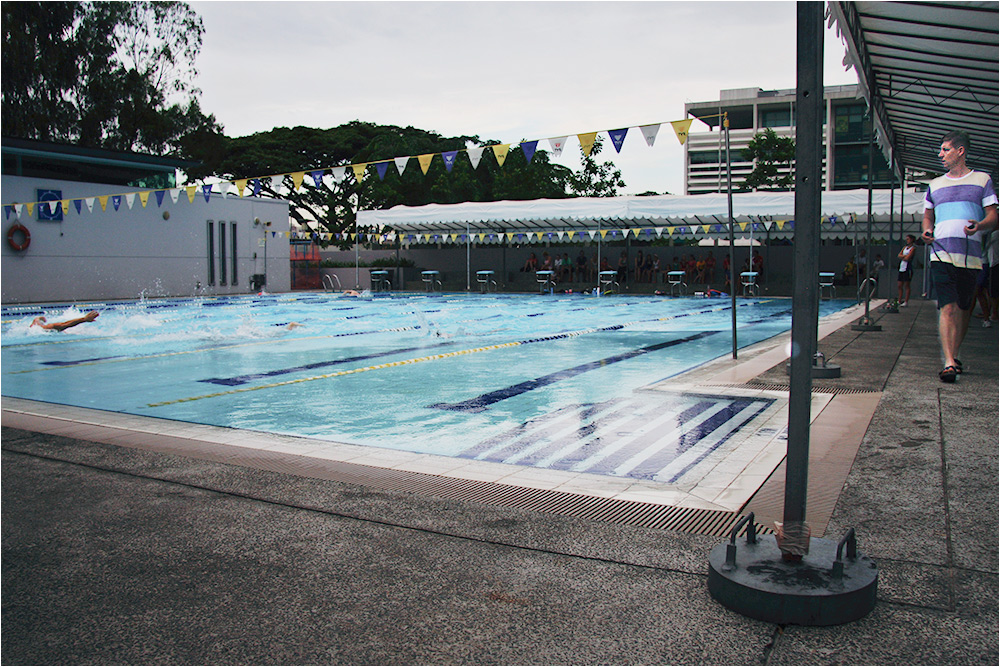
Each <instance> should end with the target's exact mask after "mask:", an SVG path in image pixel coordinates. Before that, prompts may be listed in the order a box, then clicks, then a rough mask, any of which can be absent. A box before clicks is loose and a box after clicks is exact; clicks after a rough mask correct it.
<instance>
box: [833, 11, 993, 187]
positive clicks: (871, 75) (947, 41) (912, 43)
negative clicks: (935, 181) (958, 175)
mask: <svg viewBox="0 0 1000 667" xmlns="http://www.w3.org/2000/svg"><path fill="white" fill-rule="evenodd" d="M828 4H829V8H830V19H831V22H832V21H836V22H837V26H838V29H839V30H840V33H841V35H842V36H843V37H844V39H845V41H846V42H847V56H846V57H845V59H844V62H845V64H848V65H852V66H853V67H854V69H855V71H856V72H857V74H858V81H859V83H860V86H861V92H862V94H863V95H864V97H865V99H866V100H867V101H868V103H869V106H870V107H871V108H872V110H873V115H874V118H875V128H876V132H877V136H878V140H879V144H880V145H881V146H882V149H883V151H884V152H885V154H886V158H887V159H892V160H894V161H895V163H896V164H897V165H901V166H902V167H904V168H907V169H910V170H919V171H929V172H932V173H939V172H940V171H941V161H940V160H939V159H938V157H937V154H938V150H939V148H940V145H941V137H942V136H944V135H945V134H947V133H948V132H950V131H952V130H965V131H966V132H968V133H969V135H970V137H971V139H972V148H971V150H970V152H969V158H968V162H969V166H971V167H973V168H977V169H980V170H982V171H986V172H988V173H991V174H993V175H994V176H996V173H997V159H998V158H997V156H998V153H1000V143H998V81H997V79H998V77H997V70H998V57H1000V55H998V39H997V36H998V4H997V3H996V2H834V1H831V2H829V3H828ZM890 154H891V155H890Z"/></svg>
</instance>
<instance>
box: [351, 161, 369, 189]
mask: <svg viewBox="0 0 1000 667" xmlns="http://www.w3.org/2000/svg"><path fill="white" fill-rule="evenodd" d="M367 168H368V163H367V162H362V163H361V164H352V165H351V171H353V172H354V178H355V180H357V182H358V184H359V185H360V184H361V180H362V179H363V178H364V177H365V169H367Z"/></svg>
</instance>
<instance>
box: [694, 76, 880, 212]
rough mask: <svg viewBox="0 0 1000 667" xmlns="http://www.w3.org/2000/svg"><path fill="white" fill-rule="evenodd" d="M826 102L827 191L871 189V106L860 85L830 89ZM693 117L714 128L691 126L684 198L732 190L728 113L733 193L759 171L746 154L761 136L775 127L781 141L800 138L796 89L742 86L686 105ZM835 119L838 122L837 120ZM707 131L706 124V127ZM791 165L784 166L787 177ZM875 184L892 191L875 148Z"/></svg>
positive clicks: (824, 187)
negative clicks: (797, 134)
mask: <svg viewBox="0 0 1000 667" xmlns="http://www.w3.org/2000/svg"><path fill="white" fill-rule="evenodd" d="M823 97H824V100H825V102H826V106H825V113H824V118H823V137H824V147H825V153H824V156H823V189H824V190H853V189H856V188H867V187H868V184H869V174H868V150H869V141H870V137H871V127H872V124H871V120H870V119H868V118H867V117H866V113H867V104H866V103H865V101H864V100H863V99H860V98H858V87H857V86H856V85H852V86H829V87H827V88H826V89H825V90H824V95H823ZM684 111H685V112H686V114H687V115H690V116H694V117H695V118H697V119H699V120H700V121H702V122H703V123H705V124H707V125H708V126H709V127H710V128H711V129H710V130H708V131H699V127H698V126H699V124H698V123H695V124H694V125H692V127H691V132H690V134H689V135H688V140H687V143H686V144H685V146H684V167H685V180H684V194H691V195H694V194H704V193H707V192H724V191H725V190H726V146H725V137H724V136H723V133H722V132H720V131H719V130H720V126H721V119H722V114H723V113H724V112H725V113H727V114H728V116H729V146H730V156H731V157H730V159H731V162H732V178H733V189H734V190H740V189H742V187H743V183H744V181H745V180H746V177H747V176H748V175H749V174H750V172H751V171H753V167H754V164H753V161H752V160H748V159H747V158H746V157H744V155H743V149H745V148H746V147H747V146H748V144H749V143H750V141H751V139H753V137H754V135H756V134H757V133H758V132H763V131H764V130H767V129H772V130H774V132H775V133H776V134H777V135H778V136H780V137H791V138H793V139H794V138H795V89H794V88H793V89H788V90H762V89H760V88H738V89H732V90H722V91H720V92H719V99H718V100H715V101H711V102H691V103H688V104H685V105H684ZM831 120H832V122H831ZM702 127H703V128H704V125H702ZM790 171H791V167H783V168H779V173H780V174H787V173H789V172H790ZM873 178H874V185H875V187H876V188H888V187H890V184H891V177H890V172H889V166H888V164H887V163H886V161H885V158H884V157H883V156H882V152H881V151H880V150H879V149H878V148H877V147H876V149H875V169H874V177H873Z"/></svg>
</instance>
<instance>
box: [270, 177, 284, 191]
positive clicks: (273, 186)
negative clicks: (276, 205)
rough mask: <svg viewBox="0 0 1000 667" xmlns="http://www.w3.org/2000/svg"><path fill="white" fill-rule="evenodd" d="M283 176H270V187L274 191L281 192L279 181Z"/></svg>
mask: <svg viewBox="0 0 1000 667" xmlns="http://www.w3.org/2000/svg"><path fill="white" fill-rule="evenodd" d="M284 178H285V177H284V176H272V177H271V189H272V190H274V191H275V192H278V193H280V192H281V181H283V180H284Z"/></svg>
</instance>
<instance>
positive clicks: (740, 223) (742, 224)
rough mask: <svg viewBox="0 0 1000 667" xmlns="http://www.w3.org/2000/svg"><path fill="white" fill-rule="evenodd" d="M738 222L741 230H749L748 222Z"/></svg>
mask: <svg viewBox="0 0 1000 667" xmlns="http://www.w3.org/2000/svg"><path fill="white" fill-rule="evenodd" d="M736 224H737V225H739V227H740V231H741V232H745V231H746V230H747V223H745V222H738V223H736Z"/></svg>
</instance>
